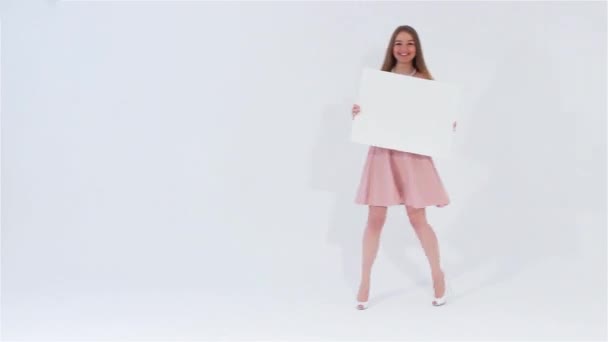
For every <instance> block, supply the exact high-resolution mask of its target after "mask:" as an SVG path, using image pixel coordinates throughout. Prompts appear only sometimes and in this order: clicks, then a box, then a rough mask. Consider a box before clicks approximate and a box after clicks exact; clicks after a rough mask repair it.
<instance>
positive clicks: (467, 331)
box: [2, 257, 607, 341]
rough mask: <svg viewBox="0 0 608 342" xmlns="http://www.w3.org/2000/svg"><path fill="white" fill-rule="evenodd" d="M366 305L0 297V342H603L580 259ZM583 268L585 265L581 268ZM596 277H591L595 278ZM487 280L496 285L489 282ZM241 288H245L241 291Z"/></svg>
mask: <svg viewBox="0 0 608 342" xmlns="http://www.w3.org/2000/svg"><path fill="white" fill-rule="evenodd" d="M378 260H379V266H378V268H377V271H376V273H377V274H378V277H377V278H376V280H375V284H374V290H373V292H372V299H373V300H372V301H371V303H370V304H371V306H370V308H369V309H368V310H366V311H357V310H355V309H354V302H352V295H351V293H350V292H349V291H352V289H344V288H338V287H337V286H335V285H332V280H329V281H328V282H327V283H326V284H325V287H323V286H322V284H323V283H322V282H315V283H316V284H318V285H306V286H302V287H301V288H296V287H292V288H276V289H275V290H274V291H272V292H263V291H255V290H251V291H249V292H245V291H247V290H244V291H240V293H231V292H230V291H228V290H226V291H222V290H219V289H218V290H217V291H215V292H214V293H203V292H200V293H196V292H183V293H171V292H167V293H159V292H135V291H131V292H124V293H111V294H107V293H106V294H103V293H89V294H86V293H79V294H67V295H57V294H54V295H52V296H50V295H49V296H41V295H38V296H34V295H28V296H20V297H18V296H10V297H6V296H5V297H4V298H3V312H2V314H3V323H4V325H3V339H4V340H6V341H11V340H27V341H32V340H36V341H51V340H71V341H76V340H79V341H85V340H86V341H93V340H97V341H135V340H154V341H160V340H171V341H176V340H177V341H181V340H231V341H233V340H326V341H332V340H369V341H379V340H576V341H583V340H605V339H606V337H607V332H606V318H607V317H606V288H605V287H604V286H605V272H604V273H602V272H597V269H596V272H593V270H592V269H591V267H585V266H584V265H586V263H585V262H584V261H585V260H582V259H579V260H567V259H565V258H555V259H544V260H541V261H539V262H537V263H535V264H533V265H530V266H528V267H527V268H525V269H524V270H522V271H521V272H519V273H517V274H515V275H513V276H512V277H510V278H508V279H506V278H505V279H502V278H501V277H500V275H495V274H493V270H494V269H495V268H494V267H493V266H492V265H487V267H486V269H483V270H482V269H478V270H476V271H475V272H473V273H460V274H459V275H458V276H454V277H452V280H451V283H450V284H451V286H450V287H451V291H452V296H451V298H450V301H449V303H448V304H446V305H445V306H443V307H439V308H435V307H432V306H431V305H430V299H431V298H430V297H429V292H428V285H429V284H427V283H425V282H422V283H419V284H418V285H416V284H410V285H406V286H403V287H399V286H393V287H390V286H387V284H383V283H382V273H383V272H384V271H383V268H382V266H381V265H382V264H381V261H382V258H381V257H380V258H379V259H378ZM587 265H591V264H589V263H587ZM600 271H601V270H600ZM494 280H496V281H494ZM244 288H245V287H244Z"/></svg>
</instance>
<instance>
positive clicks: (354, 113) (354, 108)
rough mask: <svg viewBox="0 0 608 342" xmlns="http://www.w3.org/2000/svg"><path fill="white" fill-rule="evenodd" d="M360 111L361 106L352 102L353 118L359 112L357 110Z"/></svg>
mask: <svg viewBox="0 0 608 342" xmlns="http://www.w3.org/2000/svg"><path fill="white" fill-rule="evenodd" d="M360 111H361V108H360V107H359V105H358V104H354V105H353V112H352V113H353V119H354V118H355V116H357V114H359V112H360Z"/></svg>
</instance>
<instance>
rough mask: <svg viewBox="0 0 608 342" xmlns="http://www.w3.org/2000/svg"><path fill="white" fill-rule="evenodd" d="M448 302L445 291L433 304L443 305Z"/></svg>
mask: <svg viewBox="0 0 608 342" xmlns="http://www.w3.org/2000/svg"><path fill="white" fill-rule="evenodd" d="M446 292H447V291H446ZM446 302H447V296H446V293H444V294H443V296H441V297H440V298H437V297H435V300H433V303H432V304H433V306H442V305H444V304H445V303H446Z"/></svg>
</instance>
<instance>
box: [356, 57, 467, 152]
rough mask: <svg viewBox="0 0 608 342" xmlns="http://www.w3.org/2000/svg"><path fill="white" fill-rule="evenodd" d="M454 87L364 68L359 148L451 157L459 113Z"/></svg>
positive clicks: (359, 100)
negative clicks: (375, 148) (367, 146)
mask: <svg viewBox="0 0 608 342" xmlns="http://www.w3.org/2000/svg"><path fill="white" fill-rule="evenodd" d="M460 100H461V99H460V89H459V88H458V87H456V86H455V85H452V84H447V83H444V82H438V81H434V80H426V79H422V78H418V77H412V76H406V75H401V74H396V73H391V72H385V71H380V70H374V69H369V68H365V69H363V72H362V75H361V81H360V86H359V95H358V99H357V102H356V103H357V104H358V105H359V106H360V107H361V111H360V113H359V115H357V116H356V117H355V119H354V120H353V125H352V132H351V140H352V141H353V142H356V143H361V144H366V145H373V146H378V147H384V148H389V149H393V150H398V151H405V152H411V153H417V154H423V155H428V156H433V157H435V156H447V155H449V153H450V149H451V146H452V139H453V135H454V131H453V127H452V124H453V122H454V121H456V120H457V118H458V116H459V109H460Z"/></svg>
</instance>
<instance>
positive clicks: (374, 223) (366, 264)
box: [357, 206, 387, 302]
mask: <svg viewBox="0 0 608 342" xmlns="http://www.w3.org/2000/svg"><path fill="white" fill-rule="evenodd" d="M386 209H387V208H386V207H375V206H370V207H369V213H368V217H367V226H366V227H365V232H364V233H363V253H362V254H363V258H362V264H361V283H360V285H359V293H358V294H357V301H359V302H366V301H367V300H368V298H369V289H370V282H371V273H372V266H373V265H374V261H375V260H376V255H378V249H379V247H380V234H381V233H382V227H383V226H384V222H385V221H386Z"/></svg>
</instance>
